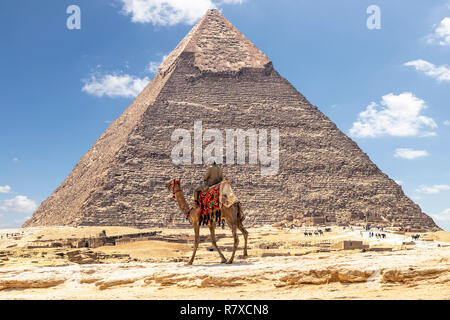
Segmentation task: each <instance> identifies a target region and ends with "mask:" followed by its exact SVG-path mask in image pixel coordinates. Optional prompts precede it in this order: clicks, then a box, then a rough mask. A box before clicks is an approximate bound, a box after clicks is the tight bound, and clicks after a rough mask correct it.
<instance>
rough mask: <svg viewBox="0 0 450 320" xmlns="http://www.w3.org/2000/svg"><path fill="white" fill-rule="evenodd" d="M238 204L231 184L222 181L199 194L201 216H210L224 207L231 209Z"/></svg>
mask: <svg viewBox="0 0 450 320" xmlns="http://www.w3.org/2000/svg"><path fill="white" fill-rule="evenodd" d="M236 202H238V199H237V197H236V196H235V194H234V192H233V189H232V187H231V183H230V182H229V181H222V182H220V183H218V184H215V185H213V186H211V187H209V188H208V189H206V190H204V191H202V192H200V193H199V196H198V204H199V205H200V210H201V215H209V214H211V213H215V212H217V211H220V210H221V209H222V207H225V208H229V207H231V206H232V205H233V204H235V203H236Z"/></svg>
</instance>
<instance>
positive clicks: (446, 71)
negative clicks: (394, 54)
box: [404, 60, 450, 82]
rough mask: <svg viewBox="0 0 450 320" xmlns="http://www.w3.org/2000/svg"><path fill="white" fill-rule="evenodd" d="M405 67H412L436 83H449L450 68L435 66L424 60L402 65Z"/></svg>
mask: <svg viewBox="0 0 450 320" xmlns="http://www.w3.org/2000/svg"><path fill="white" fill-rule="evenodd" d="M404 65H405V66H407V67H414V68H415V69H416V70H417V71H422V72H423V73H425V74H426V75H427V76H429V77H432V78H434V79H436V80H437V81H440V82H442V81H449V82H450V68H448V67H447V66H439V67H437V66H435V65H434V64H432V63H430V62H428V61H425V60H414V61H409V62H407V63H405V64H404Z"/></svg>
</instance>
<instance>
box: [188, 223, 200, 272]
mask: <svg viewBox="0 0 450 320" xmlns="http://www.w3.org/2000/svg"><path fill="white" fill-rule="evenodd" d="M193 224H194V232H195V243H194V252H192V258H191V260H190V261H189V262H188V264H192V263H193V262H194V258H195V253H196V252H197V248H198V244H199V243H200V225H199V222H198V221H195V222H193Z"/></svg>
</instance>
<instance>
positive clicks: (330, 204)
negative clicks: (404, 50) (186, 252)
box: [24, 10, 438, 230]
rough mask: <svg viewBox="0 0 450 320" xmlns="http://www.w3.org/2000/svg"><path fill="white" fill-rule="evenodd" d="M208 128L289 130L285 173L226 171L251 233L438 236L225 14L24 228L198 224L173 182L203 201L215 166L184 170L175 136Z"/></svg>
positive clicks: (190, 42) (215, 15)
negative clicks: (264, 228)
mask: <svg viewBox="0 0 450 320" xmlns="http://www.w3.org/2000/svg"><path fill="white" fill-rule="evenodd" d="M196 121H202V127H203V131H205V130H206V129H218V130H221V131H223V130H225V129H243V130H249V129H257V130H262V129H267V130H268V131H269V133H270V132H271V131H270V130H271V129H276V128H278V129H279V138H280V140H279V171H278V173H277V174H275V175H262V173H261V170H260V169H261V165H260V164H258V163H257V164H249V163H248V162H249V161H247V162H246V164H245V165H242V164H226V163H224V164H223V165H222V167H223V169H224V173H225V176H226V177H227V178H228V179H229V180H230V181H232V183H233V187H234V188H235V191H236V194H237V195H238V197H239V198H240V200H241V202H242V204H243V208H244V211H245V214H246V216H247V218H246V220H245V223H246V225H257V224H267V223H274V222H279V221H282V220H288V221H292V220H293V219H294V221H295V220H298V221H306V220H308V219H309V220H314V218H321V219H325V221H329V222H331V223H333V222H336V223H338V224H339V223H348V222H351V223H367V222H376V223H384V224H388V225H399V226H400V225H401V226H412V227H421V228H425V229H428V230H432V229H438V227H437V226H436V225H435V223H434V222H433V220H432V219H431V218H430V217H428V216H427V215H426V214H424V213H423V212H422V210H421V209H420V207H419V206H418V205H416V204H415V203H414V202H412V201H411V200H410V199H409V198H408V197H406V196H405V194H404V193H403V191H402V189H401V187H400V186H399V185H397V184H396V183H395V182H394V181H393V180H391V179H390V178H389V177H388V176H387V175H386V174H384V173H383V172H381V171H380V170H379V169H378V167H377V166H376V165H375V164H374V163H372V161H371V160H370V159H369V157H368V156H367V155H366V154H365V153H364V152H363V151H361V149H360V148H359V147H358V146H357V144H356V143H355V142H353V141H352V140H351V139H350V138H348V137H347V136H346V135H345V134H344V133H342V132H341V131H340V130H339V129H338V128H337V127H336V125H335V124H334V123H333V122H331V121H330V120H329V119H328V118H327V117H326V116H325V115H324V114H322V113H321V112H320V111H319V110H318V109H317V108H316V107H315V106H313V105H311V104H310V103H309V102H308V101H307V100H306V99H305V97H304V96H303V95H302V94H300V93H299V92H298V91H297V90H296V89H295V88H294V87H293V86H292V85H291V84H290V83H289V82H288V81H287V80H286V79H284V78H283V77H281V76H280V75H279V74H278V72H276V71H275V70H274V68H273V66H272V62H271V61H270V60H269V59H268V58H267V57H266V56H265V55H264V54H263V53H262V52H261V51H260V50H259V49H257V48H256V47H255V46H254V45H253V44H252V43H251V42H250V41H249V40H248V39H247V38H246V37H245V36H244V35H243V34H242V33H240V32H239V31H238V30H237V29H236V28H235V27H234V26H233V25H232V24H231V23H230V22H229V21H228V20H226V19H225V18H224V17H223V16H222V15H221V13H220V12H219V11H217V10H209V11H208V12H207V13H206V15H205V16H204V17H203V18H202V19H201V20H200V21H199V22H198V24H197V25H196V26H195V27H194V28H193V29H192V30H191V31H190V32H189V33H188V35H187V36H186V37H185V38H184V39H183V40H182V41H181V42H180V43H179V45H178V46H177V47H176V48H175V49H174V50H173V51H172V53H171V54H170V55H169V56H168V57H167V58H166V59H165V61H164V62H163V63H162V64H161V66H160V68H159V72H158V73H157V74H156V75H155V77H154V78H153V80H152V81H151V82H150V83H149V84H148V85H147V87H146V88H145V89H144V90H143V91H142V93H141V94H140V95H139V96H138V97H137V98H136V99H135V100H134V102H133V103H132V104H131V105H130V106H129V107H128V108H127V109H126V110H125V112H124V113H123V114H122V115H121V116H120V117H119V118H118V119H116V120H115V121H114V122H113V123H112V124H111V125H110V127H109V128H108V129H107V130H106V131H105V132H104V133H103V134H102V135H101V137H100V138H99V139H98V140H97V141H96V142H95V144H94V145H93V146H92V148H91V149H90V150H89V151H88V152H87V153H86V154H85V155H84V156H83V157H82V158H81V160H80V161H79V162H78V164H77V165H76V166H75V168H74V169H73V171H72V173H70V175H69V176H68V177H67V178H66V180H65V181H64V182H63V183H62V184H61V185H60V186H59V187H58V188H57V189H56V191H55V192H54V193H53V194H52V195H51V196H50V197H49V198H48V199H47V200H45V201H44V202H43V203H42V204H41V206H40V207H39V209H38V210H37V211H36V212H35V213H34V215H33V216H32V217H31V218H30V219H29V220H28V221H27V222H26V223H25V224H24V226H25V227H30V226H44V225H110V226H117V225H123V226H136V227H152V226H163V225H164V226H170V225H171V224H182V223H184V224H187V225H188V223H187V222H186V221H185V217H184V215H183V214H182V213H180V212H178V210H177V208H176V206H175V202H174V201H173V200H172V199H170V197H169V194H168V191H167V190H166V189H165V187H164V182H165V181H167V180H168V179H169V178H177V177H178V178H181V179H182V188H183V189H184V191H185V192H186V193H187V194H188V195H189V197H191V196H190V195H191V194H192V191H193V189H194V188H195V187H196V186H197V185H198V183H199V182H200V181H201V179H202V176H203V174H204V172H205V168H206V165H205V164H204V163H203V164H190V165H176V164H174V162H173V161H172V157H171V153H172V150H173V148H174V146H175V145H176V144H177V142H176V141H172V139H171V136H172V133H173V132H174V130H176V129H186V130H188V131H189V132H193V128H194V123H195V122H196ZM269 138H270V137H269ZM269 138H268V140H269ZM204 144H206V143H204ZM203 148H205V146H204V145H203ZM224 153H225V152H224ZM192 158H194V155H192Z"/></svg>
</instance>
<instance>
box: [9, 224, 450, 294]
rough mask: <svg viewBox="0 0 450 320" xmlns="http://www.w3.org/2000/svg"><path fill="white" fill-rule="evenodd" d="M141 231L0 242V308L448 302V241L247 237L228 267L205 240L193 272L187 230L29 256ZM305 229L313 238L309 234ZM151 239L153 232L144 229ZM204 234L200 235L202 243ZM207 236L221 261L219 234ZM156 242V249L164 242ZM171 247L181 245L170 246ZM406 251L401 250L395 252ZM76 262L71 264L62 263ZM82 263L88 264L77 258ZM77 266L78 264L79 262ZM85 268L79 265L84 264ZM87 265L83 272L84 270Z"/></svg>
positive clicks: (92, 231)
mask: <svg viewBox="0 0 450 320" xmlns="http://www.w3.org/2000/svg"><path fill="white" fill-rule="evenodd" d="M102 230H106V232H107V234H108V235H118V234H129V233H138V232H147V231H150V230H137V229H133V228H121V227H107V228H105V227H86V228H70V227H58V228H30V229H19V230H0V235H1V234H5V233H7V232H8V233H12V232H17V233H20V234H21V233H22V232H23V235H22V234H21V235H20V236H19V237H17V238H15V239H11V238H9V239H0V299H449V298H450V233H448V232H437V233H430V234H422V236H421V240H419V241H415V242H414V243H412V242H411V237H410V235H408V234H406V235H400V234H394V233H387V238H386V239H376V238H369V236H368V233H367V232H365V231H362V230H361V229H358V228H354V229H353V230H350V229H348V228H347V229H345V230H344V229H343V228H340V227H333V228H332V232H329V233H325V234H324V235H323V236H313V237H305V235H304V230H305V229H304V228H299V229H280V228H274V227H269V226H265V227H260V228H250V229H249V233H250V237H249V257H248V258H247V259H244V258H243V257H242V256H240V255H241V254H242V245H243V237H242V236H241V237H240V246H239V250H238V252H237V258H236V260H235V263H234V264H233V265H225V264H220V263H218V262H219V261H220V258H219V256H218V254H217V252H214V251H210V250H211V244H210V242H209V241H205V242H203V243H201V245H200V247H199V250H198V252H197V258H196V260H195V262H194V265H192V266H187V265H186V262H187V261H188V260H189V257H190V255H191V252H192V238H193V237H192V234H193V231H192V230H189V229H157V230H158V231H161V233H160V234H159V235H158V240H149V241H139V242H133V243H127V244H122V245H117V246H105V247H100V248H96V249H87V248H83V249H69V248H37V249H29V248H27V246H29V245H30V244H31V245H32V244H33V243H35V242H36V241H43V240H55V241H56V240H60V239H64V238H70V237H74V236H75V237H89V236H95V235H97V234H98V233H99V232H101V231H102ZM310 230H314V229H313V228H310ZM152 231H153V230H152ZM208 234H209V230H208V229H207V228H203V229H202V235H208ZM216 234H217V235H218V238H220V240H219V241H218V244H219V246H220V247H221V248H222V249H223V252H224V254H225V255H226V256H227V257H229V256H230V254H231V249H232V238H231V232H230V230H229V229H224V230H222V229H219V230H217V232H216ZM165 239H166V240H165ZM173 239H178V240H183V239H188V242H187V243H183V241H170V240H173ZM342 240H363V241H364V243H366V244H369V245H370V247H371V248H375V247H378V248H380V247H383V248H391V249H392V251H381V252H374V251H366V252H362V250H335V249H332V245H333V244H335V243H337V242H339V241H342ZM405 242H406V243H407V244H404V243H405ZM73 255H76V257H78V259H73V258H70V257H72V256H73ZM86 257H88V258H86ZM83 259H84V260H83ZM86 259H87V260H86ZM86 262H87V263H86Z"/></svg>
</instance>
